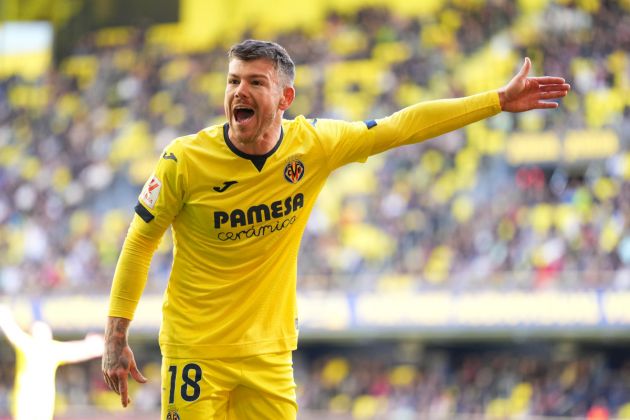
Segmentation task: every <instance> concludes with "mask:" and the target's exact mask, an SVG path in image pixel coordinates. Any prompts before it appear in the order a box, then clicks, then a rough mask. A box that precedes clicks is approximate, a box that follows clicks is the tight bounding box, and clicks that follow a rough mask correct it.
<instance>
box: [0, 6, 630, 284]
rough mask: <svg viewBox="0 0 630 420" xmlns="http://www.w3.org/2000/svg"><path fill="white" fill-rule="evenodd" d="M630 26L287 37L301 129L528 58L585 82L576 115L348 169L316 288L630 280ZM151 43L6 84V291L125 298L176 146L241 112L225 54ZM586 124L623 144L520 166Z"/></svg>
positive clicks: (375, 22) (594, 10)
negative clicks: (307, 122)
mask: <svg viewBox="0 0 630 420" xmlns="http://www.w3.org/2000/svg"><path fill="white" fill-rule="evenodd" d="M629 16H630V10H629V6H628V2H624V1H613V0H609V1H603V2H593V1H571V0H563V1H555V2H551V1H549V2H540V1H533V0H532V1H522V2H512V1H507V0H492V1H490V0H488V1H451V2H444V3H441V6H440V8H439V10H437V11H436V12H435V13H431V14H430V15H425V16H411V15H409V16H407V15H404V14H401V13H400V12H396V13H394V12H393V11H391V10H388V9H387V8H380V7H374V8H362V9H359V10H356V11H355V12H352V13H349V12H348V13H341V12H331V13H329V14H328V15H327V16H326V18H325V19H326V20H325V22H324V25H325V31H322V32H321V33H318V34H316V35H313V34H310V33H307V32H305V31H300V30H292V31H290V32H282V33H278V34H277V36H276V38H275V40H277V41H278V42H280V43H281V44H283V45H284V46H286V48H287V49H288V51H289V52H290V53H291V54H292V56H293V58H294V59H295V61H296V64H297V65H298V71H297V81H296V87H297V92H298V96H297V99H296V102H295V103H294V106H293V107H292V108H291V109H290V112H289V114H288V115H287V117H288V118H291V117H293V116H295V115H298V114H304V115H306V116H310V117H315V116H317V117H331V118H342V119H348V120H354V119H367V118H378V117H382V116H385V115H388V114H390V113H392V112H394V111H395V110H397V109H400V108H402V107H404V106H407V105H409V104H412V103H415V102H417V101H420V100H430V99H435V98H444V97H453V96H461V95H467V94H472V93H476V92H479V91H482V90H485V89H491V88H497V87H499V86H501V85H503V84H504V83H506V82H507V80H509V78H510V77H511V75H513V74H514V72H515V71H516V69H518V67H519V65H520V63H521V60H522V58H523V57H524V56H530V57H532V59H533V62H534V69H533V71H534V72H535V73H536V74H555V75H563V76H564V77H566V79H567V80H568V81H569V82H570V83H572V85H573V92H572V93H571V95H570V96H569V97H567V98H566V99H565V100H564V101H563V104H562V106H561V107H560V108H559V109H558V110H555V111H544V112H531V113H526V114H518V115H512V114H502V115H500V116H497V117H494V118H492V119H491V120H488V121H485V122H482V123H478V124H476V125H474V126H472V127H469V128H466V129H463V130H459V131H457V132H455V133H451V134H449V135H446V136H443V138H441V139H437V140H432V141H429V142H427V143H424V144H422V145H415V146H409V147H405V148H403V149H399V150H395V151H390V152H387V153H386V154H384V155H381V156H377V157H374V158H371V159H370V160H369V161H368V163H367V164H366V165H351V166H349V167H347V168H343V169H341V170H339V171H338V172H336V173H335V174H333V176H332V177H331V179H330V181H329V183H328V185H327V186H326V188H325V189H324V191H323V193H322V196H321V197H320V200H319V202H318V205H317V207H316V209H315V211H314V213H313V215H312V217H311V220H310V222H309V225H308V227H307V232H306V236H305V238H304V240H303V245H302V249H303V250H307V252H302V253H301V259H300V264H299V270H300V280H299V283H300V287H301V288H302V289H334V288H343V289H347V290H378V289H383V288H399V289H410V290H417V289H424V288H436V287H437V288H444V287H450V288H455V289H462V290H466V289H472V288H479V287H493V288H518V289H525V290H531V289H536V288H547V287H565V288H582V287H585V288H594V287H597V288H599V287H609V288H620V289H627V288H628V287H630V272H629V271H628V269H627V268H626V267H627V266H628V264H629V263H630V233H628V232H630V229H628V228H627V227H628V224H629V223H630V196H629V194H630V181H629V180H630V154H629V153H628V152H626V150H627V149H626V147H627V145H628V143H629V142H630V134H628V133H630V100H629V99H628V98H630V53H628V51H630V31H629V30H628V28H630V22H629V19H630V17H629ZM146 34H147V32H146V31H144V30H141V29H133V30H126V31H122V32H121V31H117V32H107V31H101V32H99V33H94V34H92V35H90V36H87V37H84V38H82V39H81V40H80V41H79V42H78V43H77V45H76V47H75V49H74V52H73V54H72V55H70V56H68V57H66V58H64V59H63V60H62V61H61V62H60V63H58V65H57V66H55V68H53V69H51V70H50V71H49V72H47V73H46V75H44V76H43V77H41V78H38V79H36V80H26V79H22V78H21V77H19V76H15V77H11V78H8V79H5V80H0V191H1V194H0V294H5V295H15V294H20V293H27V294H28V293H31V294H38V293H43V292H46V293H50V292H59V293H67V292H77V291H81V292H88V291H89V292H96V293H98V292H106V291H108V289H109V285H110V281H111V277H112V273H113V269H114V266H115V263H116V260H117V256H118V252H119V250H120V246H121V244H122V241H123V239H124V236H125V232H126V228H127V226H128V223H129V221H130V219H131V217H132V215H133V206H134V205H135V201H136V197H137V195H138V194H139V191H140V189H141V188H142V184H143V183H144V182H145V180H146V179H147V177H148V176H149V174H150V173H151V171H152V168H153V166H154V164H155V163H156V162H157V159H158V157H159V155H160V150H162V148H163V147H164V146H165V145H166V144H168V142H169V141H171V140H172V139H173V138H175V137H177V136H180V135H184V134H189V133H194V132H197V131H199V130H200V129H202V128H203V127H205V126H208V125H210V124H214V123H220V122H222V121H223V118H224V117H223V108H222V106H223V105H222V104H223V90H224V86H225V71H226V51H225V48H224V47H217V48H214V49H210V50H208V51H205V52H203V53H195V54H182V53H175V52H172V51H169V50H168V49H165V48H163V47H161V46H160V45H158V44H154V43H151V42H148V41H147V36H146ZM244 36H247V34H244ZM575 132H578V133H582V134H583V135H584V136H586V137H589V136H591V137H592V140H593V142H594V143H595V144H596V145H595V146H592V148H593V147H594V148H595V149H597V144H598V142H599V138H600V137H599V136H602V135H603V134H602V133H606V134H605V135H606V136H608V137H607V138H610V137H611V136H612V138H613V140H614V141H613V143H614V144H615V145H616V147H615V148H614V149H613V150H612V151H611V152H610V153H609V154H608V155H606V156H599V155H597V153H595V154H594V155H593V157H592V158H589V156H588V155H587V156H586V157H585V158H583V159H577V160H571V159H567V158H566V157H565V156H560V159H559V160H558V161H553V162H545V161H544V159H543V161H536V160H533V161H530V162H525V163H519V164H514V163H513V162H512V161H511V160H510V159H509V158H508V150H509V147H510V140H511V138H512V133H526V134H529V135H532V136H533V137H534V138H535V137H536V136H542V137H544V136H549V135H551V136H554V137H555V138H558V139H565V138H566V137H568V136H569V135H571V133H575ZM541 153H542V154H543V156H544V153H545V151H544V150H543V151H542V152H541ZM171 246H172V244H171V241H170V237H169V235H166V237H165V239H164V241H163V243H162V245H161V246H160V248H159V249H158V252H157V254H156V256H155V258H154V261H153V264H152V268H151V270H152V271H151V278H150V281H149V284H148V288H149V289H150V290H153V291H161V290H163V288H164V284H165V282H166V279H167V277H168V273H169V269H170V261H171V254H170V252H171Z"/></svg>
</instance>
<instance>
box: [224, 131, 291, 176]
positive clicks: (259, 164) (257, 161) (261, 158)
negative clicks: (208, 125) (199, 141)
mask: <svg viewBox="0 0 630 420" xmlns="http://www.w3.org/2000/svg"><path fill="white" fill-rule="evenodd" d="M229 127H230V126H229V124H228V123H225V124H224V125H223V139H224V140H225V144H227V147H229V148H230V150H231V151H232V152H233V153H234V154H235V155H237V156H240V157H242V158H243V159H247V160H250V161H251V162H252V163H253V164H254V166H255V167H256V169H258V172H260V171H262V168H263V166H265V162H266V161H267V158H268V157H269V156H271V155H273V154H274V153H275V152H276V150H278V147H280V143H282V139H283V138H284V128H283V127H282V126H280V138H279V139H278V141H277V142H276V145H275V146H273V149H271V150H270V151H268V152H267V153H265V154H264V155H250V154H249V153H245V152H241V151H240V150H238V148H237V147H236V146H235V145H234V143H232V140H230V135H229V134H228V133H229Z"/></svg>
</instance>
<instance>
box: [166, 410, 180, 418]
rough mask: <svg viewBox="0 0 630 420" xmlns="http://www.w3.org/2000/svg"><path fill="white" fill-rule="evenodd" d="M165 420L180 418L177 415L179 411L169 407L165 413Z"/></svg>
mask: <svg viewBox="0 0 630 420" xmlns="http://www.w3.org/2000/svg"><path fill="white" fill-rule="evenodd" d="M166 420H181V419H180V417H179V413H178V412H177V410H176V409H174V408H169V409H168V412H167V413H166Z"/></svg>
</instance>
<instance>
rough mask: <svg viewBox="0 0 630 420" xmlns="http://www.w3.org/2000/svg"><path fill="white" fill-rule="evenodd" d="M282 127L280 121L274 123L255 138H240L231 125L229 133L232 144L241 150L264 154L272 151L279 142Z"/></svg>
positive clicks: (251, 153) (252, 153) (253, 153)
mask: <svg viewBox="0 0 630 420" xmlns="http://www.w3.org/2000/svg"><path fill="white" fill-rule="evenodd" d="M281 127H282V125H281V124H280V123H279V124H273V125H272V126H271V127H269V129H267V130H266V131H265V132H264V133H262V134H261V135H259V136H258V137H255V138H253V139H245V138H240V137H239V136H237V135H236V134H235V132H234V130H232V127H229V130H228V135H229V136H230V140H231V141H232V144H233V145H234V146H235V147H236V148H237V149H238V150H240V151H241V152H243V153H247V154H248V155H264V154H266V153H268V152H269V151H271V150H272V149H273V148H274V147H275V146H276V143H278V140H279V139H280V130H281Z"/></svg>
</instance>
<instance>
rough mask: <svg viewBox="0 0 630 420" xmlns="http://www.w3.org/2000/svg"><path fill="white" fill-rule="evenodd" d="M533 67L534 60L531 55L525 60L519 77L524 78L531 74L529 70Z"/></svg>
mask: <svg viewBox="0 0 630 420" xmlns="http://www.w3.org/2000/svg"><path fill="white" fill-rule="evenodd" d="M531 68H532V62H531V61H530V59H529V57H525V61H524V62H523V67H521V70H519V72H518V75H517V77H518V78H521V79H524V78H526V77H527V75H528V74H529V70H530V69H531Z"/></svg>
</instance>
